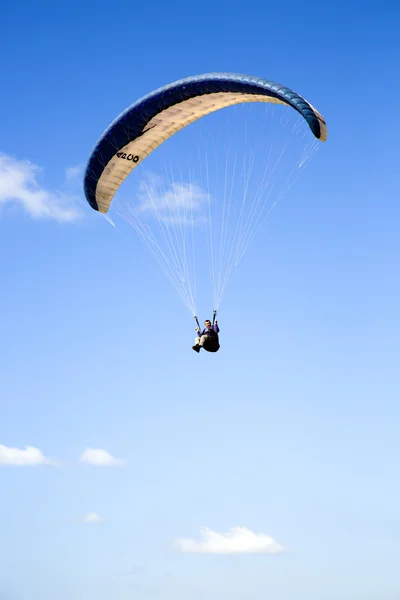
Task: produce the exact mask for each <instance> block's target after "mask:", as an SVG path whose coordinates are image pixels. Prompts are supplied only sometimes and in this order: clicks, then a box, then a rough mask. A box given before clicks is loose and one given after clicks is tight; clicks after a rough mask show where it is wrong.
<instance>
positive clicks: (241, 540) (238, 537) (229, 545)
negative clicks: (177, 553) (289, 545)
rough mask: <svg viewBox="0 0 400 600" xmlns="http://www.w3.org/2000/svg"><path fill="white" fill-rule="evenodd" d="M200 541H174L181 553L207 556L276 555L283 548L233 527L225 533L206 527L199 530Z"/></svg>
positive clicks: (259, 534) (271, 541)
mask: <svg viewBox="0 0 400 600" xmlns="http://www.w3.org/2000/svg"><path fill="white" fill-rule="evenodd" d="M200 538H201V539H200V540H194V539H191V538H188V539H185V538H182V539H178V540H176V542H175V544H176V546H177V547H178V548H179V549H180V550H181V552H187V553H209V554H250V553H260V554H278V553H279V552H283V551H284V548H283V546H281V545H280V544H278V543H277V542H275V540H274V539H273V538H272V537H270V536H269V535H265V534H263V533H254V532H253V531H251V530H250V529H247V528H246V527H233V528H232V529H231V530H230V531H228V532H227V533H218V532H216V531H212V529H209V528H207V527H203V528H202V529H201V534H200Z"/></svg>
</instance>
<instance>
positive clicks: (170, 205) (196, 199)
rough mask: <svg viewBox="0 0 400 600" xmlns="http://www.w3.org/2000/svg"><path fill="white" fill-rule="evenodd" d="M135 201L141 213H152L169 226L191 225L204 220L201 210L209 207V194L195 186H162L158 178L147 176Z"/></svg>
mask: <svg viewBox="0 0 400 600" xmlns="http://www.w3.org/2000/svg"><path fill="white" fill-rule="evenodd" d="M138 200H139V203H138V210H139V212H141V213H146V212H147V213H150V212H152V213H154V216H155V217H157V216H158V217H159V218H160V220H161V221H162V222H164V223H167V224H171V225H190V224H193V223H194V222H199V221H201V222H204V220H205V219H206V215H205V211H203V209H204V208H205V207H207V206H208V202H209V194H208V193H207V192H206V191H205V190H203V189H202V188H201V187H200V186H199V185H197V184H196V183H187V182H179V183H178V182H172V183H169V184H165V183H164V182H163V180H162V179H161V178H160V177H158V176H156V175H154V174H148V176H147V177H146V179H145V180H143V181H142V182H141V184H140V187H139V193H138ZM203 213H204V214H203Z"/></svg>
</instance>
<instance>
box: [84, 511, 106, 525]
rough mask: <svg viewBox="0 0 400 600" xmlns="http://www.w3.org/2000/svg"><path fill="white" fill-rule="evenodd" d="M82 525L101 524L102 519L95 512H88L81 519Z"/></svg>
mask: <svg viewBox="0 0 400 600" xmlns="http://www.w3.org/2000/svg"><path fill="white" fill-rule="evenodd" d="M83 522H84V523H103V518H102V517H101V516H100V515H99V514H98V513H96V512H90V513H88V514H87V515H85V516H84V517H83Z"/></svg>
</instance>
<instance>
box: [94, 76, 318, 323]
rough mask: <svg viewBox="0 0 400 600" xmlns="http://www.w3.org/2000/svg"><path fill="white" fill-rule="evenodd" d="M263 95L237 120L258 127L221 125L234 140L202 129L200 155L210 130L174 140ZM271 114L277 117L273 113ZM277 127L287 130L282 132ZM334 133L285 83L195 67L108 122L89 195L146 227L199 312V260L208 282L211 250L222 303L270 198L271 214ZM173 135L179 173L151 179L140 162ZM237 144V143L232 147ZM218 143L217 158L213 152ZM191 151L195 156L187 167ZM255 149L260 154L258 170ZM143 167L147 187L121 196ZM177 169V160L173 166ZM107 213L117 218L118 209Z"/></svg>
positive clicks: (161, 260)
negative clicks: (253, 112) (250, 115)
mask: <svg viewBox="0 0 400 600" xmlns="http://www.w3.org/2000/svg"><path fill="white" fill-rule="evenodd" d="M260 103H263V104H264V107H263V108H265V113H264V114H263V115H261V116H260V117H259V118H257V119H256V120H255V119H248V122H247V121H246V120H245V119H244V120H243V119H241V118H237V119H236V124H238V123H241V124H242V123H243V122H244V121H245V122H246V126H247V124H249V128H250V126H251V125H253V127H254V131H253V132H249V133H248V134H247V130H246V135H244V136H240V135H236V134H235V133H233V134H232V131H233V129H234V127H235V125H233V127H232V128H230V126H229V125H228V128H227V133H228V135H227V136H224V134H223V133H221V131H222V130H221V129H219V130H218V134H217V132H216V130H214V132H213V133H214V137H215V136H216V137H217V142H218V143H220V144H223V143H225V141H226V140H227V137H228V138H230V139H229V143H228V144H227V146H228V148H225V147H223V148H222V149H218V150H217V149H216V146H217V144H215V143H214V142H215V141H216V140H215V139H214V140H211V137H212V132H211V134H210V135H208V134H207V135H205V136H204V137H203V139H204V149H202V151H199V153H198V158H200V160H198V159H197V158H196V159H194V157H193V155H192V153H191V149H192V147H193V146H194V145H195V143H198V142H199V137H201V136H196V137H195V136H192V139H191V140H190V142H191V143H190V148H189V152H186V153H185V151H184V150H183V148H181V147H177V145H175V146H174V143H173V142H174V141H173V140H170V138H171V137H174V134H175V133H177V132H179V131H181V132H182V133H181V134H180V136H182V137H180V138H179V139H180V140H182V139H185V132H186V131H187V129H190V128H187V126H188V125H189V124H191V123H195V122H197V121H199V123H201V124H204V123H205V122H210V123H211V122H212V117H211V116H207V115H211V114H212V113H217V112H218V111H220V112H219V115H220V116H221V117H222V115H224V114H226V113H227V112H228V113H229V110H230V109H228V107H234V108H235V110H236V108H237V107H238V105H242V108H243V109H244V108H245V107H246V106H247V107H249V108H251V106H254V105H257V106H260ZM268 107H269V108H268ZM221 109H224V110H221ZM267 109H268V110H270V111H271V114H270V115H267V112H268V111H267ZM232 110H233V109H232ZM238 110H239V109H238ZM275 111H276V112H275ZM279 111H283V112H285V115H286V111H287V113H290V115H293V120H295V118H296V121H295V122H294V123H292V124H291V123H290V119H289V118H287V117H286V116H285V117H283V113H280V114H279V115H278V113H279ZM267 116H270V117H271V118H270V119H269V120H268V119H267ZM205 117H206V118H205ZM209 120H211V121H209ZM264 121H265V122H267V121H268V126H265V129H266V135H265V136H264V138H263V137H262V135H261V131H260V130H261V129H262V126H263V125H264ZM221 123H222V118H221ZM192 127H197V125H193V126H192ZM186 128H187V129H186ZM275 129H276V130H279V131H277V135H276V136H275V134H274V130H275ZM197 131H199V130H197ZM231 134H232V135H231ZM327 135H328V134H327V127H326V123H325V120H324V119H323V117H322V116H321V114H320V113H319V112H318V111H317V110H316V109H315V108H314V107H313V106H312V105H311V104H310V103H309V102H308V101H307V100H305V99H304V98H303V97H302V96H300V95H299V94H298V93H296V92H295V91H293V90H291V89H290V88H288V87H286V86H284V85H281V84H279V83H275V82H273V81H270V80H266V79H262V78H259V77H254V76H249V75H241V74H234V73H207V74H203V75H198V76H194V77H188V78H185V79H181V80H179V81H176V82H174V83H171V84H169V85H166V86H164V87H161V88H159V89H157V90H155V91H153V92H151V93H150V94H148V95H147V96H144V97H143V98H141V99H139V100H137V101H136V102H135V103H134V104H132V105H131V106H130V107H129V108H127V109H126V110H125V111H124V112H123V113H121V114H120V115H119V116H118V117H117V118H116V119H115V120H114V121H113V122H112V123H111V124H110V125H109V127H108V128H107V129H106V130H105V132H104V133H103V135H102V136H101V137H100V139H99V141H98V142H97V144H96V145H95V147H94V149H93V151H92V153H91V155H90V157H89V160H88V163H87V167H86V171H85V176H84V191H85V196H86V199H87V201H88V203H89V204H90V206H91V207H92V208H93V209H94V210H95V211H98V212H100V213H103V214H104V215H106V214H107V213H108V212H109V211H110V209H112V208H115V209H116V214H117V215H118V216H119V217H121V218H122V219H123V220H124V221H125V222H126V223H128V224H129V225H130V226H131V227H132V228H133V229H135V231H136V232H137V233H139V235H140V236H141V238H142V240H143V242H144V243H145V245H146V246H147V247H148V249H149V250H150V251H151V253H152V254H153V256H154V257H155V259H156V261H157V262H158V264H159V266H160V267H161V269H162V270H163V272H164V274H165V275H166V277H167V278H168V279H169V281H170V282H171V284H172V285H173V287H174V288H175V290H176V291H177V293H178V295H179V296H180V298H181V300H182V301H183V302H184V304H185V305H186V306H187V308H188V309H189V310H190V311H191V313H192V315H196V290H197V288H196V270H197V279H198V280H200V281H201V284H202V288H203V287H204V282H205V270H206V269H205V268H204V263H205V262H206V258H207V256H208V261H209V274H210V280H211V287H212V290H213V292H212V295H213V299H212V304H211V306H212V307H213V308H215V309H217V310H218V308H219V306H220V302H221V300H222V297H223V295H224V293H225V289H226V287H227V286H228V284H229V283H230V282H231V280H232V278H233V276H234V274H235V272H236V269H237V267H238V265H239V263H240V261H241V258H242V257H243V255H244V253H245V252H246V250H247V248H248V247H249V245H250V243H251V242H252V241H253V239H254V237H255V235H256V233H257V231H258V230H259V227H260V225H261V222H262V219H261V217H264V216H265V213H266V212H267V211H266V207H267V201H268V200H269V198H270V197H271V198H272V199H273V204H272V207H271V208H269V205H268V212H267V214H269V212H270V210H272V208H273V207H274V206H275V205H276V204H277V203H278V202H279V201H280V199H281V198H282V196H283V195H284V194H285V193H286V192H287V190H288V189H289V188H290V187H291V185H292V183H293V182H294V180H295V179H296V178H297V176H298V173H299V171H300V169H301V168H302V167H303V166H304V165H305V164H306V163H308V162H309V160H310V157H311V156H313V154H314V150H315V148H316V146H318V145H319V142H320V141H321V142H324V141H325V140H326V139H327ZM310 139H311V142H310ZM165 142H166V144H165V145H166V146H168V147H169V148H174V151H173V152H171V153H170V156H169V157H168V158H171V159H175V160H176V163H177V165H176V173H177V175H175V176H172V180H171V182H170V183H169V182H166V178H165V176H164V178H163V177H160V176H159V175H158V173H157V174H156V175H157V176H156V177H152V178H151V179H150V180H149V179H148V178H147V175H146V174H145V173H144V172H143V168H142V167H141V165H142V164H144V165H147V164H149V163H148V161H150V160H151V159H150V158H149V157H150V155H152V153H153V151H154V150H156V149H157V148H160V146H161V148H160V149H159V150H158V152H161V155H162V151H163V148H164V147H165V145H164V143H165ZM294 142H295V143H294ZM257 143H258V144H259V145H260V148H259V149H258V150H257V149H256V145H257ZM171 144H172V145H171ZM235 145H236V146H237V148H236V149H235V151H232V149H233V146H235ZM294 148H296V149H297V148H298V149H299V153H298V156H296V157H295V158H294V159H293V162H292V165H291V166H289V162H287V163H286V162H285V157H286V156H288V157H289V158H290V159H291V158H292V157H291V155H292V154H293V155H294V154H295V152H294V151H293V149H294ZM214 150H215V154H216V158H215V160H209V154H210V153H211V152H212V151H214ZM155 154H157V153H155ZM146 158H147V161H146ZM186 159H187V160H188V163H189V164H188V170H187V172H186V173H185V174H184V165H183V163H184V161H185V160H186ZM255 159H258V160H259V161H260V168H259V169H258V170H257V169H256V168H255V167H254V164H255ZM221 163H222V165H221ZM150 164H151V162H150ZM137 167H139V168H140V169H139V170H140V173H141V179H139V177H133V180H134V181H135V182H136V181H138V190H137V191H136V192H135V193H134V194H131V195H130V200H129V198H128V199H127V198H126V197H125V198H124V199H123V201H121V202H120V188H121V187H122V185H123V184H125V181H126V180H130V178H128V176H129V175H130V174H131V173H132V172H133V171H135V170H136V169H137ZM221 167H222V168H223V169H224V170H225V174H223V173H222V168H221ZM202 168H203V172H201V173H200V171H201V169H202ZM165 171H166V172H167V171H168V170H167V169H165ZM172 171H173V169H172V168H171V169H170V172H171V175H172ZM255 172H256V175H254V173H255ZM136 173H138V171H136ZM213 176H214V180H213ZM202 208H203V209H204V211H203V213H202V214H200V209H202ZM107 218H108V219H110V222H112V220H111V217H109V216H108V215H107ZM206 243H207V244H208V248H206ZM198 269H200V274H199V272H198ZM208 306H210V304H209V305H208Z"/></svg>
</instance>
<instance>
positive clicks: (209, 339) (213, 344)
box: [192, 311, 220, 352]
mask: <svg viewBox="0 0 400 600" xmlns="http://www.w3.org/2000/svg"><path fill="white" fill-rule="evenodd" d="M216 316H217V313H216V311H214V315H213V322H212V324H211V321H210V319H206V320H205V321H204V329H203V331H201V329H200V324H199V321H198V319H197V317H196V316H195V320H196V323H197V327H196V329H195V331H197V337H196V339H195V344H194V346H192V350H194V351H195V352H200V350H201V348H204V350H206V351H207V352H218V350H219V348H220V345H219V336H218V334H219V327H218V321H217V320H216Z"/></svg>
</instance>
